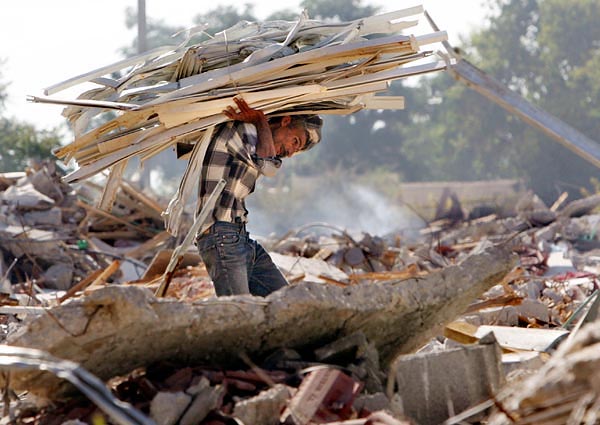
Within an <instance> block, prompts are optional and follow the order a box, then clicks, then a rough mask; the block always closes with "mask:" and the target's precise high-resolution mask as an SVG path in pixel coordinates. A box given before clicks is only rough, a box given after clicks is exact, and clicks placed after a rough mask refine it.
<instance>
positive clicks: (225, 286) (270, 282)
mask: <svg viewBox="0 0 600 425" xmlns="http://www.w3.org/2000/svg"><path fill="white" fill-rule="evenodd" d="M196 244H197V246H198V252H199V253H200V256H201V257H202V261H204V264H205V265H206V269H207V270H208V274H209V275H210V277H211V279H212V281H213V284H214V285H215V291H216V293H217V295H218V296H222V295H236V294H252V295H259V296H262V297H266V296H267V295H269V294H270V293H271V292H273V291H276V290H277V289H280V288H282V287H284V286H286V285H287V280H286V279H285V277H284V276H283V274H281V272H280V271H279V269H278V268H277V266H275V264H274V263H273V260H271V257H270V256H269V254H268V253H267V252H266V251H265V250H264V248H263V247H262V246H260V244H259V243H258V242H256V241H255V240H252V239H250V236H249V234H248V232H246V229H245V226H244V225H243V224H237V223H228V222H224V221H218V222H216V223H215V224H213V225H212V227H211V228H210V230H209V232H208V233H206V234H202V235H200V236H199V237H198V239H197V240H196Z"/></svg>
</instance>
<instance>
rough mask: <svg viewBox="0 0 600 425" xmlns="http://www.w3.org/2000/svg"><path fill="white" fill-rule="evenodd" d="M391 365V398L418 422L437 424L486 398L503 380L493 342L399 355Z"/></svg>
mask: <svg viewBox="0 0 600 425" xmlns="http://www.w3.org/2000/svg"><path fill="white" fill-rule="evenodd" d="M393 368H394V369H393V373H394V376H395V379H396V385H397V390H396V394H395V398H396V399H400V400H402V403H401V404H402V406H403V410H404V414H405V415H406V416H409V417H410V418H412V419H413V420H414V421H416V423H418V424H421V425H428V424H439V423H441V422H443V421H444V420H446V419H447V418H449V417H450V416H451V415H452V414H456V413H460V412H461V411H463V410H465V409H467V408H468V407H470V406H472V405H475V404H477V403H480V402H482V401H484V400H487V399H488V398H489V397H490V396H491V395H492V394H490V391H491V392H492V393H496V392H497V391H498V389H499V388H500V386H501V385H502V384H503V383H504V372H503V369H502V363H501V350H500V347H499V346H498V345H497V344H496V343H495V342H494V343H491V344H478V345H470V346H465V347H463V348H457V349H453V350H448V351H440V352H431V353H425V354H414V355H406V356H400V357H398V358H397V359H396V362H395V363H394V365H393ZM449 406H450V408H449ZM449 410H450V411H449Z"/></svg>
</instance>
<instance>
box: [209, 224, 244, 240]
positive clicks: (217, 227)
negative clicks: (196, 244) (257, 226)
mask: <svg viewBox="0 0 600 425" xmlns="http://www.w3.org/2000/svg"><path fill="white" fill-rule="evenodd" d="M227 231H229V232H232V231H233V232H236V233H240V234H247V233H248V232H247V231H246V223H242V222H236V223H230V222H228V221H215V222H214V223H213V225H212V226H210V227H209V228H208V229H206V230H205V231H204V232H202V233H201V234H200V235H198V237H202V236H205V235H210V234H212V233H219V232H227Z"/></svg>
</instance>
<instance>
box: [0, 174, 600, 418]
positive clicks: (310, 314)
mask: <svg viewBox="0 0 600 425" xmlns="http://www.w3.org/2000/svg"><path fill="white" fill-rule="evenodd" d="M60 177H61V172H60V170H59V169H56V168H55V167H54V166H53V165H51V164H46V165H44V166H42V167H41V168H39V169H37V170H28V171H27V172H26V173H10V175H5V176H4V177H3V178H2V179H0V183H1V184H2V186H0V190H1V191H0V208H1V209H2V212H3V215H2V219H0V251H1V252H2V254H3V255H2V258H1V261H0V270H1V272H2V273H0V275H1V277H2V279H3V280H2V282H1V283H2V288H3V294H2V297H1V298H0V301H1V302H0V304H1V305H0V325H2V329H3V331H4V333H5V334H6V336H5V340H4V343H5V344H8V345H12V346H15V347H31V348H36V349H40V350H43V351H44V352H47V353H50V354H51V355H53V356H55V357H57V358H61V359H66V360H70V361H74V362H76V363H78V364H80V365H81V367H82V368H84V369H85V370H87V371H89V372H90V373H92V374H94V375H95V376H98V377H99V378H101V379H102V380H104V381H105V382H106V383H107V386H108V387H109V388H110V390H111V391H112V392H113V393H114V394H116V395H117V397H118V398H119V399H121V400H124V401H127V402H128V403H130V404H131V405H132V406H134V407H135V408H137V409H139V410H140V411H141V412H143V413H144V414H146V415H148V416H149V417H150V418H152V420H153V421H154V422H155V423H157V424H186V425H187V424H201V423H206V424H226V423H232V422H231V421H232V420H234V418H236V419H235V420H237V421H240V420H241V421H242V422H243V423H245V424H269V423H273V424H279V423H294V424H300V423H329V424H333V423H340V424H342V423H346V424H362V423H381V424H393V425H397V424H409V423H423V424H429V423H432V424H434V423H441V422H444V421H446V423H461V422H462V423H478V422H481V421H487V420H489V421H490V423H498V424H499V423H510V421H519V423H521V421H522V423H536V424H537V423H543V424H544V423H548V424H550V423H565V422H566V421H567V420H578V419H581V422H584V423H585V421H587V423H594V421H596V419H595V418H596V415H597V412H598V411H599V410H600V408H598V403H597V402H596V400H597V399H598V394H597V392H596V391H597V389H596V387H597V385H596V384H595V383H594V382H595V380H594V379H595V378H596V375H597V374H598V370H600V369H599V368H598V367H597V359H596V357H597V356H596V354H595V352H596V351H597V348H596V345H597V342H598V341H597V338H596V337H597V335H596V334H597V333H598V332H597V328H598V326H599V325H598V323H599V322H597V321H596V317H597V313H598V305H597V304H598V303H599V301H597V300H598V297H597V294H598V292H597V291H598V274H599V273H600V238H599V237H598V232H597V230H598V227H600V215H599V214H598V213H597V212H598V206H599V205H600V196H599V195H593V196H590V197H587V198H584V199H581V200H576V201H573V202H571V203H566V204H565V205H562V204H560V203H558V202H557V204H555V205H553V206H552V207H551V208H549V207H546V206H545V205H544V204H543V202H541V200H539V199H537V198H536V197H535V196H534V195H532V194H526V195H525V196H523V197H522V199H521V201H519V202H515V203H514V209H513V210H512V211H510V210H508V209H507V208H506V207H503V208H497V209H494V208H493V206H485V205H484V206H481V207H479V208H477V211H485V212H486V214H488V215H485V216H483V217H476V216H475V209H473V210H472V211H470V212H469V211H464V210H463V208H462V206H461V205H460V200H459V198H458V197H456V196H449V195H448V194H446V198H448V199H451V200H452V203H453V205H451V206H450V208H447V209H446V208H443V207H442V205H440V206H439V208H437V213H436V217H435V220H434V221H432V222H430V223H429V225H428V226H427V227H425V228H423V229H422V230H421V231H420V234H417V235H415V234H414V232H412V233H410V234H408V233H403V232H398V233H395V234H391V235H382V236H373V235H368V234H363V235H362V236H358V237H357V236H356V235H350V234H348V233H347V232H345V231H342V230H340V229H337V228H335V227H334V226H332V228H331V230H332V234H331V235H329V236H326V235H323V234H321V235H319V236H316V235H315V234H312V233H309V234H307V235H306V236H303V237H300V236H299V235H300V233H301V232H300V231H299V230H298V231H291V232H290V233H289V234H287V235H285V236H284V237H282V238H280V239H275V240H269V239H267V240H264V241H263V244H264V245H265V247H267V248H268V249H269V250H270V251H271V252H272V253H273V257H274V260H275V262H276V263H277V264H278V266H279V267H280V268H281V269H282V271H283V272H284V274H286V276H287V277H288V280H289V281H290V282H291V285H290V286H289V287H287V288H285V289H283V290H281V291H278V292H276V293H274V294H272V295H271V296H269V297H267V298H257V297H251V296H235V297H226V298H215V297H214V291H213V288H212V283H211V282H210V279H209V278H208V275H207V273H206V270H205V269H204V267H203V266H202V264H201V262H200V259H199V257H198V256H197V254H196V253H195V252H193V251H189V252H186V253H185V255H184V258H183V261H182V262H181V264H180V265H179V267H178V269H177V270H176V271H175V273H174V275H173V277H172V279H171V281H170V286H169V289H168V292H167V294H166V297H164V298H160V297H156V296H155V295H154V292H155V290H156V289H157V287H158V283H157V280H159V278H160V277H161V276H162V273H163V272H164V270H165V268H166V266H167V264H168V262H169V259H170V256H171V253H172V252H173V251H172V248H174V246H173V244H174V241H173V240H172V239H171V238H169V237H168V235H164V233H163V230H162V222H161V221H160V214H159V212H160V210H161V208H162V207H161V206H160V204H159V203H158V202H157V201H153V200H152V199H151V198H149V197H148V196H146V195H144V194H143V193H141V192H137V191H136V190H135V189H133V188H132V187H131V186H129V185H124V186H123V187H122V188H121V191H120V192H119V193H118V195H117V200H118V201H119V202H117V203H116V204H115V208H114V209H113V211H111V212H110V214H109V215H105V214H104V213H102V212H98V211H97V210H95V209H94V207H92V206H91V204H90V203H89V202H90V201H91V200H92V199H94V197H95V196H97V193H98V187H97V186H94V185H93V184H82V185H80V186H78V187H75V190H73V189H72V188H70V187H67V186H64V185H62V184H61V183H60ZM99 186H101V184H100V185H99ZM563 203H564V202H563ZM83 204H85V205H83ZM484 207H485V208H484ZM467 217H469V218H467ZM141 229H145V230H144V231H143V232H142V231H141ZM302 230H303V232H302V233H306V228H305V229H302ZM594 344H596V345H594ZM482 371H485V373H482ZM8 384H9V386H10V388H11V391H14V392H15V393H16V394H19V393H22V392H27V394H28V395H27V396H26V397H23V396H22V397H21V399H20V401H18V402H13V403H10V404H6V405H5V408H6V411H7V412H10V414H11V415H12V417H13V419H16V418H19V420H22V421H24V422H29V423H57V424H61V423H63V422H66V421H67V420H71V421H75V422H77V421H82V423H91V422H92V421H93V417H94V415H97V414H98V412H99V411H98V407H97V406H95V405H94V404H93V403H90V402H89V401H87V400H81V399H79V398H77V397H75V394H76V391H75V390H74V388H73V387H72V386H71V385H70V384H67V383H66V382H65V381H63V380H61V379H60V378H57V377H56V376H55V375H53V374H51V373H48V372H30V371H29V372H27V371H14V370H13V371H11V376H10V381H9V382H8ZM308 400H310V402H309V401H308ZM49 401H51V403H50V404H48V402H49ZM32 403H33V404H32ZM309 407H310V408H309ZM311 409H312V410H311ZM286 412H287V413H286ZM569 418H571V419H569ZM105 419H107V420H108V419H110V418H106V417H105ZM149 420H150V419H149ZM109 423H110V420H109ZM573 423H578V422H573Z"/></svg>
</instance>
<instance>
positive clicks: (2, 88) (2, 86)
mask: <svg viewBox="0 0 600 425" xmlns="http://www.w3.org/2000/svg"><path fill="white" fill-rule="evenodd" d="M4 62H6V61H5V60H3V59H1V58H0V67H1V66H2V65H4ZM2 80H3V78H2V69H0V112H2V111H3V110H4V102H6V97H7V93H6V88H7V86H8V84H6V83H3V82H2Z"/></svg>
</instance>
